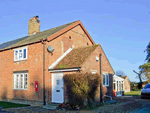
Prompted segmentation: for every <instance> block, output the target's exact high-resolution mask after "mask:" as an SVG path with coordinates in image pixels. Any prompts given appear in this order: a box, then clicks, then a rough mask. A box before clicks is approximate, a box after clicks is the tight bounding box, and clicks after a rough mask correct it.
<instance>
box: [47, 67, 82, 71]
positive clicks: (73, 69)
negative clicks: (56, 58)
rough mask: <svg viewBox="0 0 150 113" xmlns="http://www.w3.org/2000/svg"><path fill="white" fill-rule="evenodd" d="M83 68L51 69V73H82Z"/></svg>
mask: <svg viewBox="0 0 150 113" xmlns="http://www.w3.org/2000/svg"><path fill="white" fill-rule="evenodd" d="M80 70H81V67H76V68H64V69H49V72H67V71H80Z"/></svg>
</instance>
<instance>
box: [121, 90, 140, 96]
mask: <svg viewBox="0 0 150 113" xmlns="http://www.w3.org/2000/svg"><path fill="white" fill-rule="evenodd" d="M140 94H141V90H138V91H131V92H127V93H125V94H124V95H126V96H127V95H131V96H139V95H140Z"/></svg>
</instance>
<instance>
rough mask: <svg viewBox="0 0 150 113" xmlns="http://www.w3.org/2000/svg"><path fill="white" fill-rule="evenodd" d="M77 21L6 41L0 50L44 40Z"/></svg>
mask: <svg viewBox="0 0 150 113" xmlns="http://www.w3.org/2000/svg"><path fill="white" fill-rule="evenodd" d="M78 21H80V20H77V21H73V22H70V23H67V24H63V25H60V26H57V27H54V28H50V29H47V30H44V31H41V32H39V33H36V34H35V35H26V36H24V37H21V38H16V39H14V40H10V41H6V42H4V43H2V44H0V49H1V50H2V49H6V48H9V47H10V48H12V47H15V46H19V45H23V44H27V43H29V42H35V41H36V40H40V39H45V38H47V36H51V35H53V34H55V33H57V32H59V31H60V30H63V29H65V28H66V27H67V26H70V25H72V24H74V23H76V22H78ZM29 37H30V38H29ZM8 43H9V44H8ZM4 46H5V47H4Z"/></svg>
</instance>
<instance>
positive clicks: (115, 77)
mask: <svg viewBox="0 0 150 113" xmlns="http://www.w3.org/2000/svg"><path fill="white" fill-rule="evenodd" d="M113 79H114V80H120V81H124V79H123V78H121V77H118V76H117V75H114V76H113Z"/></svg>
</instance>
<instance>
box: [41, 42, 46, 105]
mask: <svg viewBox="0 0 150 113" xmlns="http://www.w3.org/2000/svg"><path fill="white" fill-rule="evenodd" d="M42 44H43V105H46V102H45V99H46V97H45V42H44V41H43V40H42Z"/></svg>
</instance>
